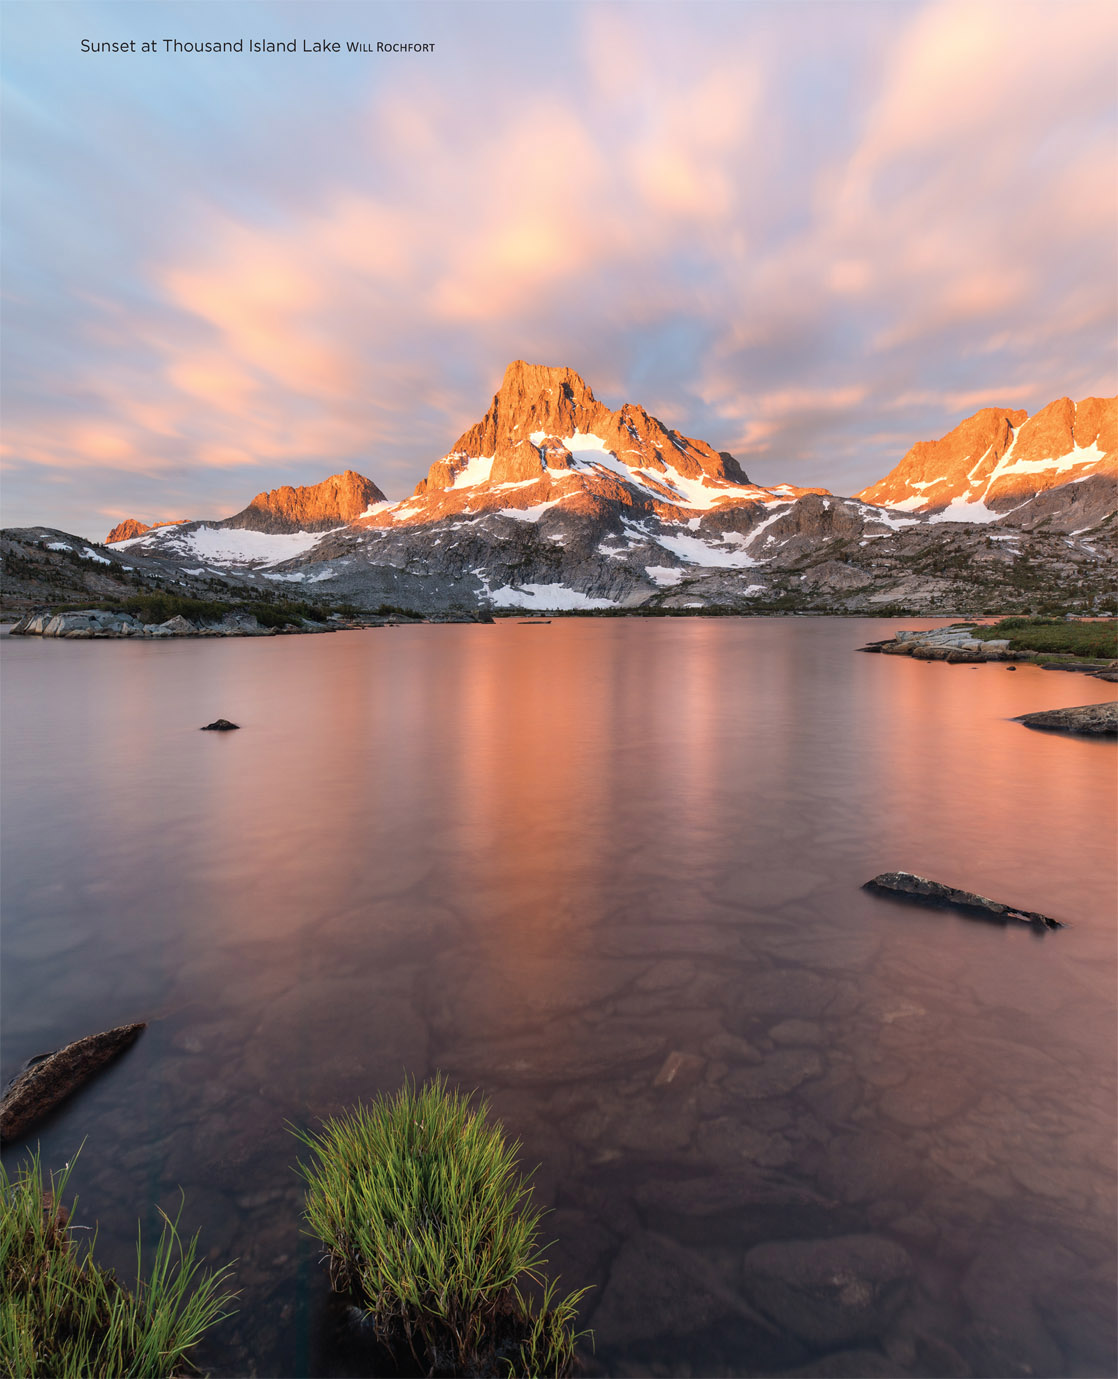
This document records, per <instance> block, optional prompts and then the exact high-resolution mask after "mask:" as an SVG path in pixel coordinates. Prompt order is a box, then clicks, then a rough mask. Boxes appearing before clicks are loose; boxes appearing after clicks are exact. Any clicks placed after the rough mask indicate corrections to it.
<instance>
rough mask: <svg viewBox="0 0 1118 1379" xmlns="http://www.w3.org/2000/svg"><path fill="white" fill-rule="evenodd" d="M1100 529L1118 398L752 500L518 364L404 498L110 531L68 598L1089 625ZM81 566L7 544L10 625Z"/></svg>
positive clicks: (1111, 592)
mask: <svg viewBox="0 0 1118 1379" xmlns="http://www.w3.org/2000/svg"><path fill="white" fill-rule="evenodd" d="M1116 514H1118V398H1085V399H1083V400H1082V401H1080V402H1078V403H1076V402H1073V401H1072V400H1071V399H1069V398H1060V399H1058V400H1057V401H1055V402H1053V403H1051V404H1049V405H1048V406H1047V407H1045V408H1043V409H1042V410H1041V411H1040V412H1037V413H1036V414H1035V415H1034V416H1032V417H1029V416H1027V414H1026V413H1025V412H1023V411H1012V410H1007V409H1004V408H996V407H988V408H984V409H982V410H981V411H979V412H977V413H975V415H974V416H972V417H970V418H968V419H967V420H966V421H963V422H960V424H959V425H958V426H956V427H955V429H954V430H953V431H951V432H950V433H949V434H948V435H946V436H944V437H943V438H942V439H940V440H938V441H921V442H918V443H917V444H916V445H914V446H913V447H912V448H911V450H909V452H908V453H907V454H906V455H905V456H904V458H903V459H902V460H901V461H900V463H899V464H898V465H897V466H896V468H895V469H894V470H893V471H892V472H891V473H890V474H888V475H886V476H885V478H883V479H881V480H879V481H878V482H877V483H876V484H872V485H870V486H869V487H868V488H865V489H863V490H862V491H861V492H860V493H858V494H856V495H854V497H852V498H843V497H839V496H836V495H833V494H831V493H828V492H827V490H825V489H820V488H801V487H797V486H795V485H791V484H775V485H769V486H762V485H758V484H754V483H751V482H750V480H749V477H748V476H747V474H746V473H745V471H744V470H743V468H742V466H741V465H740V464H739V462H738V461H737V459H735V457H734V456H733V455H731V454H729V453H728V452H725V451H718V450H715V449H714V448H713V447H712V446H710V445H708V444H707V443H706V442H705V441H703V440H699V439H696V438H693V437H689V436H685V435H683V434H681V433H680V432H678V431H675V430H672V429H671V428H670V427H667V426H665V425H664V424H663V423H662V422H660V421H658V420H657V418H656V417H654V416H651V415H650V414H649V413H648V412H646V411H645V410H644V408H643V407H641V406H639V405H637V404H634V403H626V404H625V405H624V406H622V407H620V408H619V409H617V410H616V411H614V410H611V409H610V408H609V407H607V406H606V405H605V404H604V403H602V402H599V401H598V399H597V398H596V397H595V396H594V393H593V392H592V390H591V389H590V387H589V386H588V385H587V383H586V382H585V381H584V380H583V379H582V378H581V377H580V376H579V375H578V374H577V373H575V372H574V371H573V370H572V369H569V368H562V367H546V366H543V365H537V364H528V363H525V362H524V361H522V360H518V361H516V362H514V363H512V364H510V365H509V366H508V368H507V369H506V371H505V375H504V378H503V380H502V382H501V385H500V387H499V389H498V390H497V392H496V394H495V395H494V396H493V399H492V401H491V403H490V405H489V408H488V410H487V411H486V412H485V414H484V416H483V417H482V418H481V420H480V421H478V422H477V423H476V424H475V425H474V426H471V427H470V428H469V429H468V430H467V431H465V432H464V433H463V434H462V435H461V436H460V437H459V438H458V440H457V441H456V442H455V443H454V445H453V446H452V447H451V448H450V450H448V451H447V453H446V454H445V455H443V456H441V457H440V458H439V459H436V460H435V461H434V463H433V464H432V465H431V466H430V469H429V470H428V473H427V476H426V478H424V479H423V480H421V482H420V483H419V484H418V485H417V486H416V489H415V491H414V492H413V493H412V494H411V495H410V496H409V497H407V498H404V499H402V500H400V501H397V502H391V501H389V500H388V499H387V498H386V497H385V495H384V494H383V493H382V492H381V490H380V489H379V488H378V487H377V485H376V484H375V483H373V482H372V480H370V479H367V478H364V477H363V476H362V475H360V474H357V473H354V472H353V471H351V470H347V471H345V472H344V473H342V474H336V475H333V476H331V477H330V478H327V479H325V480H323V481H322V482H321V483H319V484H314V485H310V486H307V487H300V488H292V487H283V488H277V489H272V490H270V491H268V492H263V493H259V494H257V495H256V497H255V498H253V499H252V501H251V502H250V503H249V504H248V505H247V506H246V507H245V508H243V509H242V510H241V511H240V512H238V513H236V514H235V515H234V516H233V517H229V518H226V519H224V520H222V521H197V520H194V521H185V520H177V521H170V522H167V521H165V522H156V523H153V524H147V523H144V522H140V521H137V520H136V519H134V518H128V519H126V520H124V521H122V522H121V523H119V524H118V525H117V526H116V527H115V528H114V529H113V531H112V532H110V533H109V537H108V542H109V545H108V546H107V547H106V548H101V553H100V554H99V555H98V554H96V553H94V560H95V561H98V560H99V561H100V562H102V568H100V569H99V570H98V569H96V568H91V569H89V570H86V571H85V572H84V575H83V579H82V581H80V587H81V588H82V589H85V590H91V589H92V588H93V585H95V584H96V582H97V578H99V579H101V580H102V581H104V580H106V579H110V578H112V579H117V578H123V577H125V576H129V577H131V578H132V579H134V580H139V581H141V582H143V581H148V582H151V583H152V587H166V586H167V585H168V584H171V585H175V586H176V587H180V588H182V589H184V590H194V589H195V587H196V586H201V587H202V588H205V587H206V586H207V585H208V587H209V589H210V591H211V595H212V596H217V597H244V596H246V594H247V592H248V591H254V592H259V591H263V590H271V591H272V592H273V593H274V592H275V591H276V590H278V589H283V590H284V591H285V592H286V593H287V594H296V593H297V594H298V595H299V596H300V597H303V598H311V597H313V599H314V600H315V601H316V602H321V601H323V600H324V599H328V600H329V601H331V602H335V603H344V604H346V605H352V606H354V607H357V608H375V607H377V606H380V605H382V604H389V605H391V606H393V607H400V608H407V609H412V610H415V611H416V612H431V611H444V612H445V611H452V610H468V609H479V608H480V609H502V608H504V609H538V610H546V611H591V612H599V613H605V612H643V613H680V614H686V613H693V612H737V613H752V612H797V611H811V612H844V613H863V614H866V613H871V614H872V613H882V614H884V613H894V612H903V613H922V614H928V613H964V612H979V613H981V612H998V613H1012V612H1036V613H1044V612H1052V611H1085V612H1086V611H1100V610H1107V609H1112V608H1113V607H1114V602H1115V589H1116V588H1118V578H1116V576H1118V564H1116V560H1118V543H1116V541H1115V533H1116V528H1118V515H1116ZM43 534H45V535H46V536H47V537H51V538H53V539H52V540H45V539H43ZM63 547H65V548H68V549H69V551H70V555H69V556H66V555H64V554H63V553H62V552H61V550H60V548H63ZM82 548H84V549H85V550H87V551H88V550H89V549H90V548H89V543H84V542H82V541H81V540H80V539H79V538H77V537H73V536H69V535H67V534H66V533H64V532H51V531H48V530H47V529H44V528H32V529H26V530H24V531H13V530H9V531H7V532H5V533H4V538H3V550H2V554H3V557H4V560H5V575H6V578H5V599H6V600H7V605H8V606H9V607H19V608H26V607H28V606H29V604H30V602H31V601H33V600H34V599H35V598H36V597H41V596H42V595H43V594H44V593H45V591H46V587H47V585H49V583H50V581H49V580H47V581H46V584H44V582H43V580H44V572H43V569H42V568H41V567H42V565H43V564H44V562H46V563H47V564H54V565H57V564H59V563H62V562H66V561H69V562H70V564H71V565H73V564H74V563H77V564H80V563H81V562H82V561H83V560H85V559H86V557H84V556H82V555H81V550H82ZM32 549H34V551H35V552H36V554H34V555H32V553H31V552H32ZM52 553H55V554H57V555H58V559H57V560H54V559H52ZM109 563H111V565H112V566H113V568H112V569H111V570H109V569H105V568H103V566H104V565H105V564H109ZM85 575H88V576H91V577H96V578H93V579H92V582H90V580H87V579H85ZM68 587H70V586H68ZM221 589H227V590H232V591H233V592H232V593H231V594H229V593H227V594H222V593H221V592H220V591H221Z"/></svg>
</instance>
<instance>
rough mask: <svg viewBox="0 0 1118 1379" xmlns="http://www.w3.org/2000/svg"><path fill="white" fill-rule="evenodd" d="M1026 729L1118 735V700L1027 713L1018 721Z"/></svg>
mask: <svg viewBox="0 0 1118 1379" xmlns="http://www.w3.org/2000/svg"><path fill="white" fill-rule="evenodd" d="M1016 721H1017V722H1018V723H1024V725H1025V727H1026V728H1047V729H1048V731H1049V732H1057V733H1080V734H1083V735H1084V736H1088V737H1102V736H1115V735H1118V699H1114V700H1111V702H1110V703H1109V704H1083V705H1082V706H1080V707H1079V708H1075V709H1046V710H1045V711H1044V712H1043V713H1025V714H1022V715H1021V717H1020V718H1018V719H1017V720H1016Z"/></svg>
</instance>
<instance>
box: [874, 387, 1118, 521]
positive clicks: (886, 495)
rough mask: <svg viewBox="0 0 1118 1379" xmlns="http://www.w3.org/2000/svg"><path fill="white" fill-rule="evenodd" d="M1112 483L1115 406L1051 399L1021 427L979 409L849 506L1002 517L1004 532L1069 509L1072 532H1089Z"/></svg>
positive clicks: (1116, 473) (1011, 414) (1116, 453)
mask: <svg viewBox="0 0 1118 1379" xmlns="http://www.w3.org/2000/svg"><path fill="white" fill-rule="evenodd" d="M1116 480H1118V397H1110V398H1102V397H1088V398H1084V399H1083V401H1082V402H1073V401H1072V400H1071V398H1068V397H1061V398H1057V400H1056V401H1055V402H1050V403H1049V404H1048V406H1047V407H1044V408H1042V409H1041V410H1040V411H1039V412H1036V413H1034V415H1033V416H1031V417H1030V416H1029V415H1028V413H1027V412H1023V411H1009V410H1007V409H1005V408H1002V407H984V408H983V409H982V410H981V411H980V412H976V413H975V414H974V416H972V417H968V418H967V419H966V421H961V422H960V423H959V425H958V426H956V427H955V429H954V430H953V431H950V432H948V434H947V435H946V436H943V437H941V438H940V439H939V440H937V441H918V442H917V443H916V444H915V445H914V446H913V447H912V449H911V450H910V451H909V452H908V454H907V455H905V457H904V459H903V460H901V462H900V464H898V465H897V467H896V468H895V469H894V470H892V472H891V473H889V474H887V475H886V476H885V478H884V479H880V480H878V482H877V483H876V484H871V485H870V487H869V488H864V489H863V490H862V491H861V492H860V493H859V494H857V495H856V496H857V497H858V498H860V499H861V500H862V501H863V502H866V503H877V504H879V505H881V506H884V507H891V508H895V509H898V510H900V511H902V512H924V513H929V514H936V515H939V516H940V517H941V518H943V519H950V520H956V521H967V522H990V521H996V520H998V519H1002V520H1003V521H1006V520H1008V518H1009V517H1010V516H1011V515H1012V517H1013V519H1014V521H1013V525H1014V526H1030V525H1033V524H1035V523H1037V522H1040V521H1044V520H1048V521H1051V520H1052V519H1053V517H1055V516H1057V514H1059V513H1062V512H1063V511H1064V510H1065V509H1067V508H1070V507H1075V508H1076V509H1078V512H1077V514H1076V515H1077V516H1078V517H1081V518H1082V519H1083V522H1082V523H1081V524H1080V525H1090V524H1091V522H1092V520H1093V521H1099V520H1101V518H1102V517H1103V516H1105V515H1106V511H1111V512H1112V511H1113V510H1114V507H1115V498H1116V493H1118V489H1116ZM1072 485H1075V488H1074V489H1073V488H1072V487H1071V486H1072Z"/></svg>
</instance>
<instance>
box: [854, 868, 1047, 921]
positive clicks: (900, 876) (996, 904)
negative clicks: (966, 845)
mask: <svg viewBox="0 0 1118 1379" xmlns="http://www.w3.org/2000/svg"><path fill="white" fill-rule="evenodd" d="M863 889H864V890H867V891H885V892H887V893H888V894H890V895H898V896H903V897H904V898H905V899H908V900H914V901H917V902H918V903H920V904H924V905H943V906H950V907H951V908H953V909H959V910H963V911H966V912H969V913H971V914H977V915H980V916H982V917H983V918H986V919H991V920H995V921H997V922H998V923H1000V924H1005V923H1007V922H1008V921H1009V920H1011V919H1012V920H1017V921H1018V922H1020V923H1022V924H1032V925H1035V926H1037V927H1039V928H1047V929H1062V928H1063V927H1064V926H1063V924H1062V923H1061V921H1060V920H1058V919H1052V918H1051V917H1050V916H1049V915H1042V914H1038V913H1036V912H1035V911H1034V910H1019V909H1017V908H1015V907H1014V906H1012V905H1003V904H1002V903H1001V901H999V900H990V899H988V898H987V897H986V896H984V895H975V894H974V892H973V891H960V890H957V889H956V888H955V887H954V886H945V885H944V884H943V883H942V882H941V881H929V880H928V878H927V877H926V876H916V875H914V874H913V873H912V872H908V871H885V872H882V873H881V875H880V876H875V877H874V878H873V880H872V881H867V882H866V884H865V886H864V887H863Z"/></svg>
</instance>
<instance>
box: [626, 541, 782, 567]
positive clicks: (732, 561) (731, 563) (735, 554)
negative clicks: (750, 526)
mask: <svg viewBox="0 0 1118 1379" xmlns="http://www.w3.org/2000/svg"><path fill="white" fill-rule="evenodd" d="M730 537H736V538H740V537H741V533H740V532H728V533H727V537H726V539H727V540H728V539H729V538H730ZM652 539H653V540H654V541H655V542H656V544H657V545H658V546H663V548H664V550H666V551H671V553H672V555H675V556H678V557H679V559H680V560H686V561H687V563H688V564H689V565H706V566H718V567H719V568H721V569H730V570H744V569H745V568H746V567H747V566H749V565H756V564H758V563H759V562H758V561H756V560H754V558H753V557H752V556H751V555H749V554H748V553H747V552H746V551H744V550H742V549H741V548H740V547H739V548H738V549H736V550H735V549H734V546H733V545H723V546H712V545H708V544H707V542H705V541H700V540H699V538H698V537H697V536H684V535H682V534H678V535H673V534H671V533H669V532H657V533H655V535H654V536H653V538H652ZM734 544H735V545H736V542H735V543H734Z"/></svg>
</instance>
